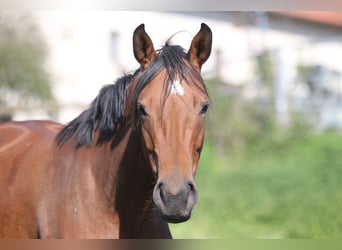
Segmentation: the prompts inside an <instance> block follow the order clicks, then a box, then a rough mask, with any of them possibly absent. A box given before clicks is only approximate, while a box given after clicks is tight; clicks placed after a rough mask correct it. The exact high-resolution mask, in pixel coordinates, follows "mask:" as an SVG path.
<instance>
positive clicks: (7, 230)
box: [0, 23, 212, 239]
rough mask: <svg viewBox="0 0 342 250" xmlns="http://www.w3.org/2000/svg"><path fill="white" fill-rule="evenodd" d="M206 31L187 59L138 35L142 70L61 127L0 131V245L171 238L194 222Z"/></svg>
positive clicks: (6, 126) (34, 123)
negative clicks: (1, 241) (175, 228)
mask: <svg viewBox="0 0 342 250" xmlns="http://www.w3.org/2000/svg"><path fill="white" fill-rule="evenodd" d="M211 46H212V32H211V29H210V28H209V27H208V26H207V25H206V24H204V23H202V24H201V28H200V30H199V32H198V33H197V34H196V35H195V36H194V37H193V39H192V41H191V44H190V48H189V50H188V51H186V50H184V49H183V48H182V47H181V46H179V45H170V44H168V43H166V44H165V45H164V46H162V47H161V48H160V49H157V50H155V49H154V45H153V43H152V40H151V38H150V37H149V35H148V34H147V33H146V31H145V25H144V24H141V25H139V26H138V27H137V28H136V29H135V30H134V32H133V52H134V57H135V59H136V60H137V62H138V63H139V68H138V69H137V70H136V71H132V73H126V74H125V75H123V76H122V77H121V78H118V79H117V80H116V81H115V82H114V83H113V84H109V85H105V86H104V87H102V89H101V90H100V91H99V94H98V95H97V97H96V98H95V99H94V100H93V102H91V104H90V105H89V107H88V108H87V109H86V110H84V111H83V112H82V113H81V114H80V115H79V116H78V117H76V118H75V119H74V120H72V121H71V122H69V123H68V124H67V125H65V126H64V125H62V124H59V123H57V122H53V121H43V120H29V121H10V122H7V123H3V124H1V125H0V238H40V239H41V238H66V239H68V238H69V239H70V238H73V239H80V238H88V239H89V238H96V239H98V238H115V239H117V238H172V235H171V233H170V229H169V226H168V223H180V222H184V221H186V220H188V219H189V218H190V216H191V211H192V209H193V207H194V205H195V203H196V202H197V199H198V194H197V189H196V185H195V182H194V179H195V174H196V170H197V166H198V162H199V158H200V154H201V149H202V147H203V142H204V130H205V129H204V128H205V113H206V111H207V110H208V107H209V100H210V98H209V95H208V91H207V88H206V86H205V83H204V81H203V78H202V76H201V67H202V65H203V63H204V62H205V61H206V60H207V59H208V57H209V55H210V52H211Z"/></svg>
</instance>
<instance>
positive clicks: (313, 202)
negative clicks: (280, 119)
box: [170, 132, 342, 239]
mask: <svg viewBox="0 0 342 250" xmlns="http://www.w3.org/2000/svg"><path fill="white" fill-rule="evenodd" d="M196 183H197V187H198V190H199V201H198V203H197V205H196V206H195V208H194V210H193V214H192V217H191V219H190V221H188V222H185V223H182V224H170V227H171V230H172V233H173V236H174V238H228V239H234V238H235V239H241V238H264V239H269V238H315V239H325V238H340V237H341V236H342V135H341V134H340V133H338V132H326V133H322V134H313V133H306V134H305V135H303V136H297V137H296V136H295V137H292V138H291V139H285V140H282V141H280V142H278V143H273V144H272V143H271V144H264V145H262V144H261V145H260V146H253V147H251V149H250V150H247V152H245V153H243V154H242V153H241V154H238V155H237V154H234V155H230V156H229V157H228V156H225V155H222V154H219V153H217V152H215V150H214V147H213V146H212V145H210V143H206V144H205V146H204V149H203V152H202V156H201V161H200V166H199V170H198V173H197V176H196Z"/></svg>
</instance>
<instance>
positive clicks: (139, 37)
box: [133, 24, 157, 69]
mask: <svg viewBox="0 0 342 250" xmlns="http://www.w3.org/2000/svg"><path fill="white" fill-rule="evenodd" d="M133 50H134V56H135V59H137V61H138V62H139V63H140V65H141V67H142V68H143V69H144V68H146V67H147V65H148V64H149V63H150V62H151V61H152V60H153V59H154V58H155V57H156V55H157V53H156V51H155V50H154V47H153V43H152V40H151V38H150V37H149V36H148V35H147V33H146V32H145V25H144V24H140V25H139V26H138V27H137V28H136V29H135V31H134V33H133Z"/></svg>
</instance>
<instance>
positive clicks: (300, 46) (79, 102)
mask: <svg viewBox="0 0 342 250" xmlns="http://www.w3.org/2000/svg"><path fill="white" fill-rule="evenodd" d="M202 22H205V23H206V24H208V25H209V26H210V27H211V29H212V31H213V39H214V40H213V50H212V55H211V57H210V58H209V60H208V62H207V63H206V64H205V65H204V67H203V77H204V79H205V81H206V85H207V87H208V90H209V93H210V95H211V100H212V101H211V104H212V105H211V109H210V111H209V113H208V116H207V123H206V126H207V128H206V141H205V145H204V149H203V152H202V156H201V161H200V166H199V170H198V173H197V177H196V180H197V181H196V182H197V186H198V189H199V201H198V204H197V205H196V207H195V209H194V211H193V214H192V218H191V219H190V221H188V222H186V223H182V224H176V225H170V226H171V230H172V232H173V235H174V237H175V238H267V239H268V238H317V239H319V238H340V237H341V236H342V213H341V210H342V153H341V151H342V134H341V130H342V12H140V11H125V12H124V11H41V12H40V11H37V12H0V120H1V121H6V120H26V119H53V120H56V121H59V122H61V123H67V122H68V121H70V120H72V119H73V118H75V117H76V116H77V115H78V114H79V113H80V112H81V111H82V110H84V109H86V108H87V106H88V105H89V104H90V102H91V101H92V100H93V99H94V98H95V97H96V95H97V93H98V91H99V89H100V88H101V87H102V86H103V85H105V84H108V83H112V82H113V81H114V80H115V79H116V78H118V77H120V76H121V75H122V74H124V73H128V72H131V71H133V70H135V69H136V68H137V67H138V63H137V62H136V61H135V59H134V56H133V49H132V33H133V31H134V29H135V28H136V27H137V26H138V25H139V24H141V23H144V24H145V29H146V31H147V33H148V34H149V35H150V37H151V38H152V40H153V42H154V45H155V48H160V47H161V46H163V44H164V43H165V41H166V40H167V39H168V38H169V37H170V36H171V35H173V34H175V33H177V32H179V33H177V34H176V35H175V36H174V37H173V38H172V40H171V43H174V44H179V45H181V46H183V47H184V48H185V49H188V48H189V46H190V42H191V39H192V38H193V36H194V35H195V34H196V33H197V32H198V31H199V29H200V24H201V23H202Z"/></svg>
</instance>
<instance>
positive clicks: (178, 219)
mask: <svg viewBox="0 0 342 250" xmlns="http://www.w3.org/2000/svg"><path fill="white" fill-rule="evenodd" d="M161 216H162V218H163V220H164V221H166V222H167V223H174V224H176V223H182V222H185V221H187V220H189V219H190V216H191V214H189V215H186V216H184V215H165V214H162V215H161Z"/></svg>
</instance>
